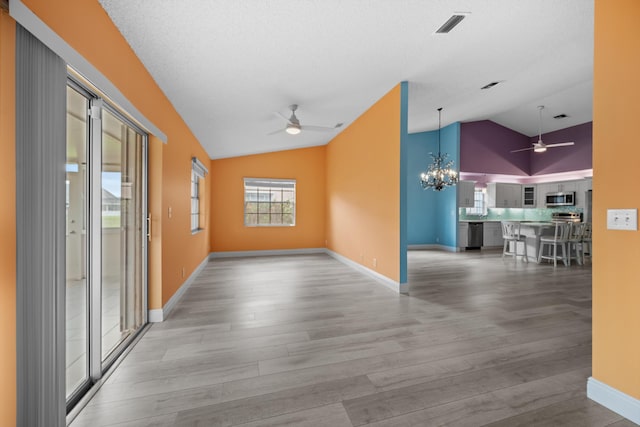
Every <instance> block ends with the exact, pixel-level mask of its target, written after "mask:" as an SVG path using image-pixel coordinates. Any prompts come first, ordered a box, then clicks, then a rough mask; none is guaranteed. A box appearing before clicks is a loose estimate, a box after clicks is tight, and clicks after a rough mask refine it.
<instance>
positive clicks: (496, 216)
mask: <svg viewBox="0 0 640 427" xmlns="http://www.w3.org/2000/svg"><path fill="white" fill-rule="evenodd" d="M553 212H577V213H583V209H582V208H576V207H573V206H565V207H559V208H547V209H532V208H526V209H522V208H489V209H488V212H487V215H482V216H480V215H467V208H458V213H459V216H458V218H459V220H461V221H464V220H483V221H551V214H552V213H553Z"/></svg>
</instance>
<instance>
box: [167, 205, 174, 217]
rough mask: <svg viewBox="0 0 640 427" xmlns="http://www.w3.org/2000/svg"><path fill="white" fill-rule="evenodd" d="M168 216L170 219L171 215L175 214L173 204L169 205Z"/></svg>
mask: <svg viewBox="0 0 640 427" xmlns="http://www.w3.org/2000/svg"><path fill="white" fill-rule="evenodd" d="M167 216H169V219H171V217H172V216H173V209H171V206H169V209H167Z"/></svg>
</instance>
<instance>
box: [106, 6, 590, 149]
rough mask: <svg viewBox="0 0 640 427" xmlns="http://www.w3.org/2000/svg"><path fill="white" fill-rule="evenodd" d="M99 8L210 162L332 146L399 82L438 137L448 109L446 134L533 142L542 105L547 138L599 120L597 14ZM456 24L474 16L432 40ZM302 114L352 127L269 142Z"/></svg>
mask: <svg viewBox="0 0 640 427" xmlns="http://www.w3.org/2000/svg"><path fill="white" fill-rule="evenodd" d="M100 3H101V4H102V6H103V8H104V9H105V10H106V11H107V13H108V14H109V16H110V17H111V19H112V20H113V22H114V23H115V25H116V26H117V27H118V28H119V30H120V32H121V33H122V34H123V35H124V37H125V38H126V39H127V41H128V42H129V44H130V45H131V47H132V48H133V50H134V51H135V53H136V54H137V55H138V57H139V58H140V59H141V61H142V62H143V63H144V64H145V66H146V67H147V69H148V70H149V72H150V73H151V75H152V76H153V78H154V79H155V80H156V82H157V83H158V85H159V86H160V88H161V89H162V90H163V91H164V92H165V94H166V95H167V97H168V98H169V99H170V100H171V102H172V103H173V105H174V106H175V108H176V110H177V111H178V112H179V113H180V115H181V116H182V117H183V118H184V120H185V121H186V123H187V125H188V126H189V127H190V128H191V130H192V131H193V133H194V134H195V136H196V137H197V138H198V139H199V140H200V142H201V143H202V144H203V146H204V147H205V149H206V150H207V152H208V153H209V155H210V156H211V158H223V157H232V156H238V155H245V154H253V153H262V152H269V151H277V150H285V149H290V148H298V147H305V146H313V145H322V144H326V143H328V142H329V141H330V140H331V139H332V138H333V137H335V135H336V134H338V132H340V131H341V130H343V129H345V128H346V127H347V126H348V125H349V124H350V123H351V122H352V121H353V120H355V119H356V118H357V117H358V116H360V115H361V114H362V113H363V112H364V111H366V110H367V109H368V108H369V107H370V106H371V105H372V104H373V103H374V102H376V101H377V100H378V99H379V98H380V97H382V96H383V95H384V94H385V93H386V92H388V91H389V90H390V89H392V88H393V87H394V86H395V85H396V84H398V83H399V82H400V81H408V82H409V132H418V131H424V130H433V129H435V128H437V126H438V115H437V111H436V109H437V108H438V107H443V108H444V109H443V113H442V120H443V125H446V124H449V123H452V122H455V121H462V122H465V121H474V120H483V119H489V120H493V121H495V122H497V123H500V124H502V125H504V126H507V127H509V128H511V129H514V130H516V131H518V132H521V133H524V134H526V135H529V136H533V135H536V134H537V133H538V110H537V108H536V107H537V106H538V105H545V107H546V109H545V111H544V120H543V132H549V131H552V130H557V129H562V128H566V127H569V126H573V125H577V124H580V123H584V122H588V121H590V120H591V117H592V102H591V99H592V80H593V0H562V1H558V0H518V1H514V0H277V1H276V0H271V1H269V0H265V1H247V0H245V1H240V0H136V1H130V0H100ZM454 12H469V13H470V14H469V15H468V16H467V17H466V18H465V19H464V20H463V21H462V22H461V23H460V24H459V25H458V26H457V27H456V28H455V29H454V30H453V31H452V32H451V33H449V34H434V32H435V30H436V29H437V28H438V27H440V25H442V24H443V23H444V22H445V21H446V20H447V19H448V18H449V17H450V16H451V15H452V14H453V13H454ZM493 81H500V82H501V83H500V84H499V85H497V86H495V87H494V88H492V89H488V90H481V89H480V88H481V87H482V86H484V85H486V84H487V83H490V82H493ZM294 103H295V104H299V110H298V112H297V116H298V118H299V119H300V122H301V124H302V125H303V126H304V125H321V126H333V125H335V124H336V123H338V122H343V123H344V124H345V125H344V126H343V127H341V128H339V129H336V130H333V131H330V132H302V133H301V134H299V135H295V136H292V135H288V134H286V133H284V132H281V133H277V134H275V135H268V134H269V133H270V132H273V131H275V130H278V129H281V128H284V125H285V122H284V121H283V120H282V119H281V118H279V117H278V116H277V115H276V114H274V112H279V113H281V114H283V115H286V116H287V117H288V116H289V114H290V112H288V111H287V107H288V106H289V105H290V104H294ZM560 113H564V114H567V115H568V116H569V117H568V118H566V119H562V120H556V119H553V118H552V116H554V115H557V114H560ZM160 125H161V124H160ZM170 143H171V141H170Z"/></svg>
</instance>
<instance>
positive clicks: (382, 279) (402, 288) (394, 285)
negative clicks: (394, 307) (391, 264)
mask: <svg viewBox="0 0 640 427" xmlns="http://www.w3.org/2000/svg"><path fill="white" fill-rule="evenodd" d="M325 253H326V254H327V255H329V256H330V257H332V258H335V259H337V260H338V261H340V262H341V263H343V264H345V265H347V266H349V267H351V268H353V269H355V270H358V271H359V272H361V273H364V274H366V275H367V276H369V277H371V278H373V279H374V280H376V281H377V282H378V283H380V284H382V285H384V286H386V287H387V288H389V289H391V290H392V291H394V292H396V293H398V294H405V295H409V283H400V282H396V281H395V280H391V279H389V278H388V277H387V276H383V275H382V274H380V273H378V272H377V271H373V270H371V269H370V268H367V267H365V266H364V265H362V264H358V263H357V262H355V261H352V260H350V259H349V258H347V257H344V256H342V255H340V254H338V253H336V252H334V251H332V250H330V249H325Z"/></svg>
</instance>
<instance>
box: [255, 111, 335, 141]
mask: <svg viewBox="0 0 640 427" xmlns="http://www.w3.org/2000/svg"><path fill="white" fill-rule="evenodd" d="M289 109H290V110H291V117H289V118H286V117H285V116H284V115H282V114H280V113H278V112H276V113H274V114H275V115H277V116H278V117H280V118H281V119H283V120H284V121H285V122H287V125H286V126H285V128H284V129H278V130H276V131H273V132H271V133H268V134H267V135H274V134H276V133H280V132H286V133H288V134H290V135H297V134H299V133H300V132H302V131H303V130H311V131H319V132H327V131H332V130H334V129H337V128H339V127H340V126H342V125H343V123H336V125H335V126H333V127H331V126H312V125H304V126H303V125H301V124H300V120H298V118H297V117H296V110H297V109H298V104H292V105H289Z"/></svg>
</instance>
